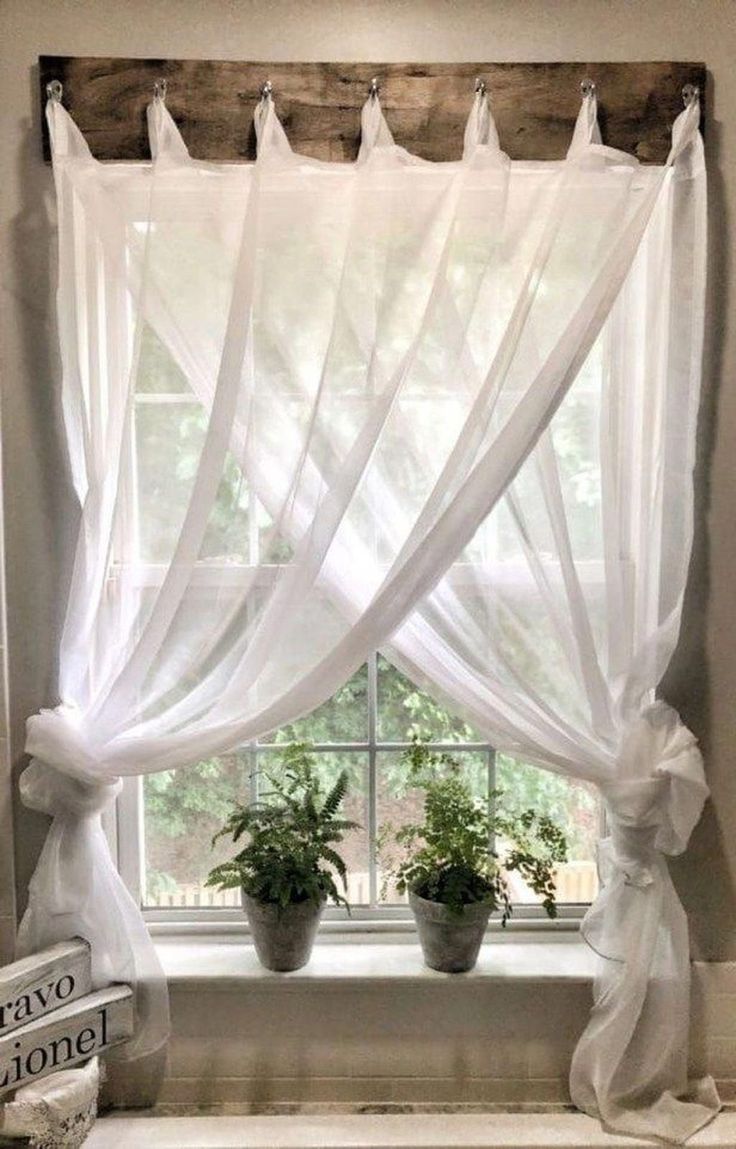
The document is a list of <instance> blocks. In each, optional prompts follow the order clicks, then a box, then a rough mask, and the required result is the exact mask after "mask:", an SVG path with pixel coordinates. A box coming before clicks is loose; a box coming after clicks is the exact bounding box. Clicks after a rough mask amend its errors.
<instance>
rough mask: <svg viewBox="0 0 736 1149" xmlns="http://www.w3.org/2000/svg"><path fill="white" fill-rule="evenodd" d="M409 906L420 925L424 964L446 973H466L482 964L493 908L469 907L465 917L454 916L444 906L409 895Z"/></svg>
mask: <svg viewBox="0 0 736 1149" xmlns="http://www.w3.org/2000/svg"><path fill="white" fill-rule="evenodd" d="M409 905H410V906H411V908H412V912H413V914H414V919H415V921H416V923H417V932H418V933H419V941H420V943H421V946H422V952H423V953H424V960H425V962H426V963H427V965H428V966H429V967H430V969H438V970H441V971H442V973H464V972H465V971H466V970H469V969H472V968H473V966H474V965H475V963H476V962H477V960H478V953H479V951H480V946H481V942H482V941H483V934H484V933H485V930H486V926H487V925H488V918H489V917H490V914H491V907H490V906H484V905H470V906H466V907H465V909H464V910H463V912H462V914H461V915H458V914H451V913H450V911H449V910H448V908H447V906H444V905H442V903H441V902H429V901H427V899H426V898H420V897H419V895H418V894H413V893H412V892H411V891H410V892H409Z"/></svg>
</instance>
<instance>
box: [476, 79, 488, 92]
mask: <svg viewBox="0 0 736 1149" xmlns="http://www.w3.org/2000/svg"><path fill="white" fill-rule="evenodd" d="M475 94H476V96H485V94H486V82H485V80H484V79H482V77H481V76H476V78H475Z"/></svg>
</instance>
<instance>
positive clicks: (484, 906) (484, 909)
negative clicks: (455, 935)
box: [409, 889, 495, 926]
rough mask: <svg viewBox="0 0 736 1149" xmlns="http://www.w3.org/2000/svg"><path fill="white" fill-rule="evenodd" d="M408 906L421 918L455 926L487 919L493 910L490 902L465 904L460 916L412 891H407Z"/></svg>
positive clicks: (445, 906) (442, 904)
mask: <svg viewBox="0 0 736 1149" xmlns="http://www.w3.org/2000/svg"><path fill="white" fill-rule="evenodd" d="M409 905H410V906H411V908H412V909H413V910H416V911H417V912H418V913H419V914H421V915H422V916H423V917H428V918H431V919H433V920H434V921H443V922H447V923H448V924H451V925H457V926H462V925H463V924H465V923H467V922H473V921H482V920H483V919H484V918H486V919H487V918H489V917H490V916H491V913H492V912H493V910H494V908H495V907H494V906H492V905H491V904H490V902H467V903H465V904H464V905H463V910H462V913H461V914H454V913H452V911H451V910H450V908H449V906H447V905H446V904H445V902H435V901H432V900H431V899H430V898H423V897H422V896H421V894H417V893H415V892H414V890H412V889H410V890H409Z"/></svg>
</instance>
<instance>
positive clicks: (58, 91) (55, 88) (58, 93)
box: [46, 80, 64, 104]
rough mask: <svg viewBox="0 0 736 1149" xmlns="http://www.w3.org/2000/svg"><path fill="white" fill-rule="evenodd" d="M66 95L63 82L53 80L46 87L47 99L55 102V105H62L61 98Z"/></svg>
mask: <svg viewBox="0 0 736 1149" xmlns="http://www.w3.org/2000/svg"><path fill="white" fill-rule="evenodd" d="M63 95H64V85H63V84H62V82H61V80H51V81H50V82H49V83H48V84H47V85H46V98H47V99H48V100H53V102H54V103H55V104H60V103H61V97H62V96H63Z"/></svg>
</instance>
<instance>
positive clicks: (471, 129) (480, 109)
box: [463, 76, 501, 159]
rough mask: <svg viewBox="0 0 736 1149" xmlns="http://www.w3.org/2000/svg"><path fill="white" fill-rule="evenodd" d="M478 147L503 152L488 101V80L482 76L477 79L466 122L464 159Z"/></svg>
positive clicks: (498, 152)
mask: <svg viewBox="0 0 736 1149" xmlns="http://www.w3.org/2000/svg"><path fill="white" fill-rule="evenodd" d="M478 147H483V148H488V149H489V151H490V152H495V153H497V154H499V155H500V154H501V144H500V142H499V138H498V131H497V130H496V123H495V120H494V119H493V116H492V114H491V108H490V104H489V102H488V90H487V88H486V82H485V80H484V79H482V77H480V76H477V77H476V80H475V98H474V100H473V106H472V108H471V109H470V115H469V116H468V119H467V121H466V124H465V133H464V136H463V159H468V158H469V157H470V156H471V155H472V154H473V152H474V151H475V149H476V148H478Z"/></svg>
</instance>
